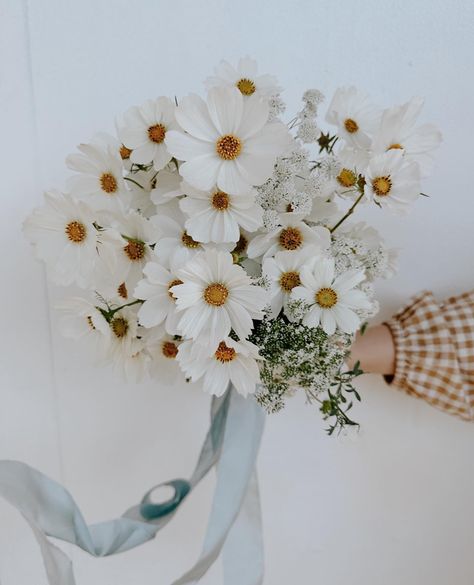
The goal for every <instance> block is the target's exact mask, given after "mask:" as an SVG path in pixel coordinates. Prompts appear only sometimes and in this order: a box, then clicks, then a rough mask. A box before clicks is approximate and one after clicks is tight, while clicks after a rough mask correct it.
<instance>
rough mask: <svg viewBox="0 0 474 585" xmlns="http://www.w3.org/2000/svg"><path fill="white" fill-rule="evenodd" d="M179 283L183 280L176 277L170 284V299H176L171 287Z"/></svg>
mask: <svg viewBox="0 0 474 585" xmlns="http://www.w3.org/2000/svg"><path fill="white" fill-rule="evenodd" d="M178 284H183V281H182V280H179V278H176V279H175V280H172V281H171V282H170V283H169V285H168V295H169V297H170V299H173V301H175V300H176V297H175V296H174V294H173V293H172V292H171V291H170V288H173V286H178Z"/></svg>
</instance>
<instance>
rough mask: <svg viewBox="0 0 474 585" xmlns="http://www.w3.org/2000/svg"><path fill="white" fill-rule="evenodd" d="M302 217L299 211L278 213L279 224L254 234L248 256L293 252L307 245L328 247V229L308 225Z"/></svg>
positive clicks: (329, 239) (255, 256) (256, 256)
mask: <svg viewBox="0 0 474 585" xmlns="http://www.w3.org/2000/svg"><path fill="white" fill-rule="evenodd" d="M303 218H304V215H303V214H300V213H292V212H289V213H280V215H279V223H280V225H279V226H277V227H276V228H275V229H273V230H272V231H270V232H268V233H266V234H259V235H257V236H255V237H254V238H253V240H252V241H251V242H250V244H249V246H248V249H247V254H248V257H249V258H258V257H260V256H265V257H266V256H272V255H273V254H275V253H276V252H283V251H285V250H287V251H290V252H294V251H296V250H301V249H302V248H303V247H304V246H307V245H312V246H317V247H318V248H322V249H326V248H328V247H329V244H330V241H331V237H330V233H329V230H328V229H327V228H325V227H322V226H315V227H310V226H309V225H307V224H306V223H305V222H304V221H303Z"/></svg>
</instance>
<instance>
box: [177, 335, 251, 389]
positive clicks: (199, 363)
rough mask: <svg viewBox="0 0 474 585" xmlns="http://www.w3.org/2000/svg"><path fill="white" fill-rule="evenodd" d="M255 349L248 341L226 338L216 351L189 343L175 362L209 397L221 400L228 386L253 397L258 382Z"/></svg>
mask: <svg viewBox="0 0 474 585" xmlns="http://www.w3.org/2000/svg"><path fill="white" fill-rule="evenodd" d="M257 359H261V358H259V355H258V347H257V346H256V345H254V344H253V343H250V341H245V340H243V341H235V340H234V339H232V338H230V337H226V338H225V339H224V340H222V341H220V342H219V344H218V345H217V347H216V349H215V350H214V348H213V350H212V353H210V352H209V350H206V348H205V347H203V346H200V345H199V344H196V343H193V342H192V341H185V342H184V343H182V344H181V345H180V346H179V351H178V357H177V360H178V362H179V365H180V367H181V369H182V370H183V371H184V373H185V374H186V375H187V376H189V377H190V378H191V381H192V382H196V381H197V380H200V379H201V378H203V377H204V379H203V389H204V390H205V391H206V392H209V394H214V395H216V396H221V395H222V394H224V392H225V391H226V390H227V387H228V385H229V382H231V383H232V384H233V385H234V387H235V389H236V390H237V392H239V393H240V394H242V395H243V396H247V395H248V394H253V393H254V392H255V387H256V385H257V384H258V382H259V380H260V373H259V368H258V364H257Z"/></svg>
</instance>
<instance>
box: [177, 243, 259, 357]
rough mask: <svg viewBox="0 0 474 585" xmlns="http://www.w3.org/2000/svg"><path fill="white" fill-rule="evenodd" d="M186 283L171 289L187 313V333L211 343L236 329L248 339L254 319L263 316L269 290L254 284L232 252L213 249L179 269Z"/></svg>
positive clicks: (184, 317)
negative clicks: (235, 262)
mask: <svg viewBox="0 0 474 585" xmlns="http://www.w3.org/2000/svg"><path fill="white" fill-rule="evenodd" d="M178 278H180V279H181V280H182V281H183V284H178V285H177V286H173V287H172V288H171V289H170V292H172V293H173V295H174V296H175V297H176V306H177V309H178V311H182V312H183V315H182V317H181V319H180V321H179V325H178V326H179V328H180V329H181V330H182V332H183V334H184V335H185V336H186V337H188V338H191V339H194V340H197V341H199V342H200V343H202V344H205V345H208V346H211V347H212V346H217V344H218V343H219V342H220V341H221V340H222V339H225V338H226V337H227V336H228V335H229V333H230V331H231V329H233V330H234V331H235V332H236V334H237V335H238V336H239V338H240V339H245V338H246V337H247V336H248V335H249V334H250V332H251V331H252V328H253V323H252V319H261V318H262V317H263V308H264V307H265V305H266V302H267V293H266V291H265V290H263V289H262V288H260V287H258V286H255V285H252V284H251V279H250V278H249V277H248V276H247V274H246V272H245V270H244V269H243V268H241V267H240V266H237V265H236V264H234V263H233V260H232V254H230V253H229V252H222V251H218V250H214V249H209V250H206V251H204V252H201V253H199V254H196V256H195V257H194V258H193V259H192V260H190V261H189V262H188V263H187V264H186V265H185V266H184V267H183V268H182V269H181V270H179V271H178Z"/></svg>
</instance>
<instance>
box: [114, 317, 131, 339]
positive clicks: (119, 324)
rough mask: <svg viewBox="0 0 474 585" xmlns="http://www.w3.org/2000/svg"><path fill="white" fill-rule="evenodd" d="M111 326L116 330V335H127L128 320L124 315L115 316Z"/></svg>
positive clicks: (120, 336) (120, 337)
mask: <svg viewBox="0 0 474 585" xmlns="http://www.w3.org/2000/svg"><path fill="white" fill-rule="evenodd" d="M110 327H111V328H112V331H113V332H114V335H115V337H117V338H118V339H122V338H123V337H125V336H126V335H127V332H128V321H127V320H126V319H124V318H123V317H115V318H114V319H112V321H111V322H110Z"/></svg>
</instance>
